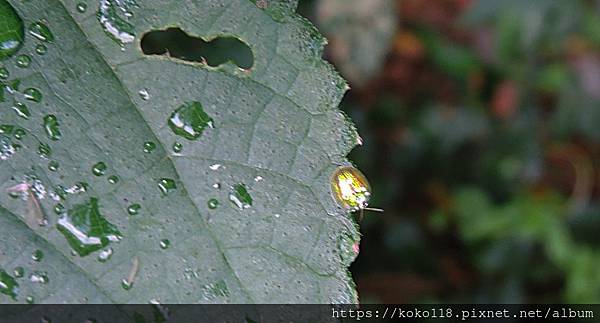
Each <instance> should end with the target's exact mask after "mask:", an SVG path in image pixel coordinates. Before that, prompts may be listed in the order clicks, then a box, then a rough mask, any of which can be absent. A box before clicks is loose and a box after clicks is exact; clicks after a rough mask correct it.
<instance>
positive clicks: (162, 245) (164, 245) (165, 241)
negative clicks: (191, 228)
mask: <svg viewBox="0 0 600 323" xmlns="http://www.w3.org/2000/svg"><path fill="white" fill-rule="evenodd" d="M159 245H160V248H161V249H167V248H169V246H170V245H171V241H169V240H168V239H163V240H160V243H159Z"/></svg>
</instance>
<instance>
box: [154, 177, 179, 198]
mask: <svg viewBox="0 0 600 323" xmlns="http://www.w3.org/2000/svg"><path fill="white" fill-rule="evenodd" d="M158 187H159V188H160V191H161V192H162V193H163V194H164V195H167V194H168V193H169V192H170V191H172V190H174V189H176V188H177V186H176V185H175V181H174V180H172V179H170V178H161V179H160V181H158Z"/></svg>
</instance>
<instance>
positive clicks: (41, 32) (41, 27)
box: [29, 21, 54, 43]
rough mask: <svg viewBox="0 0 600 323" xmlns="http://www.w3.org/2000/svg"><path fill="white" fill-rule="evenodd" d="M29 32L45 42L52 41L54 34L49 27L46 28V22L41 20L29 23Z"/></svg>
mask: <svg viewBox="0 0 600 323" xmlns="http://www.w3.org/2000/svg"><path fill="white" fill-rule="evenodd" d="M29 34H30V35H31V36H33V37H35V38H37V39H38V40H41V41H44V42H47V43H51V42H53V41H54V35H53V34H52V32H51V31H50V28H48V26H46V24H44V23H43V22H41V21H38V22H34V23H32V24H31V25H29Z"/></svg>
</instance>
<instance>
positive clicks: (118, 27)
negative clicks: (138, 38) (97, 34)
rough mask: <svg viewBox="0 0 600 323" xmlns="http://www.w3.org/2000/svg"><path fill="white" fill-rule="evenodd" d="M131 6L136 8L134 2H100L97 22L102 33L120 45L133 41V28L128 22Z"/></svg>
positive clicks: (106, 0) (115, 0)
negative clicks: (102, 30)
mask: <svg viewBox="0 0 600 323" xmlns="http://www.w3.org/2000/svg"><path fill="white" fill-rule="evenodd" d="M133 6H137V4H136V2H135V1H134V0H100V7H99V10H98V20H99V21H100V24H102V27H103V28H104V31H105V32H106V33H107V34H108V35H109V36H110V37H111V38H112V39H113V40H115V41H116V42H118V43H120V44H121V45H122V44H126V43H131V42H133V40H134V39H135V36H134V27H133V25H132V24H130V23H129V22H128V20H129V17H131V16H132V15H133V13H132V11H131V7H133Z"/></svg>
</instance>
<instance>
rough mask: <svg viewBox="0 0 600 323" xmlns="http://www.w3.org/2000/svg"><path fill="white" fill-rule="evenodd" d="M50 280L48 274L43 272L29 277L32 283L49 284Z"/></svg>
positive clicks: (36, 272) (34, 273)
mask: <svg viewBox="0 0 600 323" xmlns="http://www.w3.org/2000/svg"><path fill="white" fill-rule="evenodd" d="M49 280H50V279H49V278H48V274H47V273H46V272H43V271H35V272H33V273H31V275H29V281H30V282H32V283H39V284H47V283H48V281H49Z"/></svg>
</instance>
